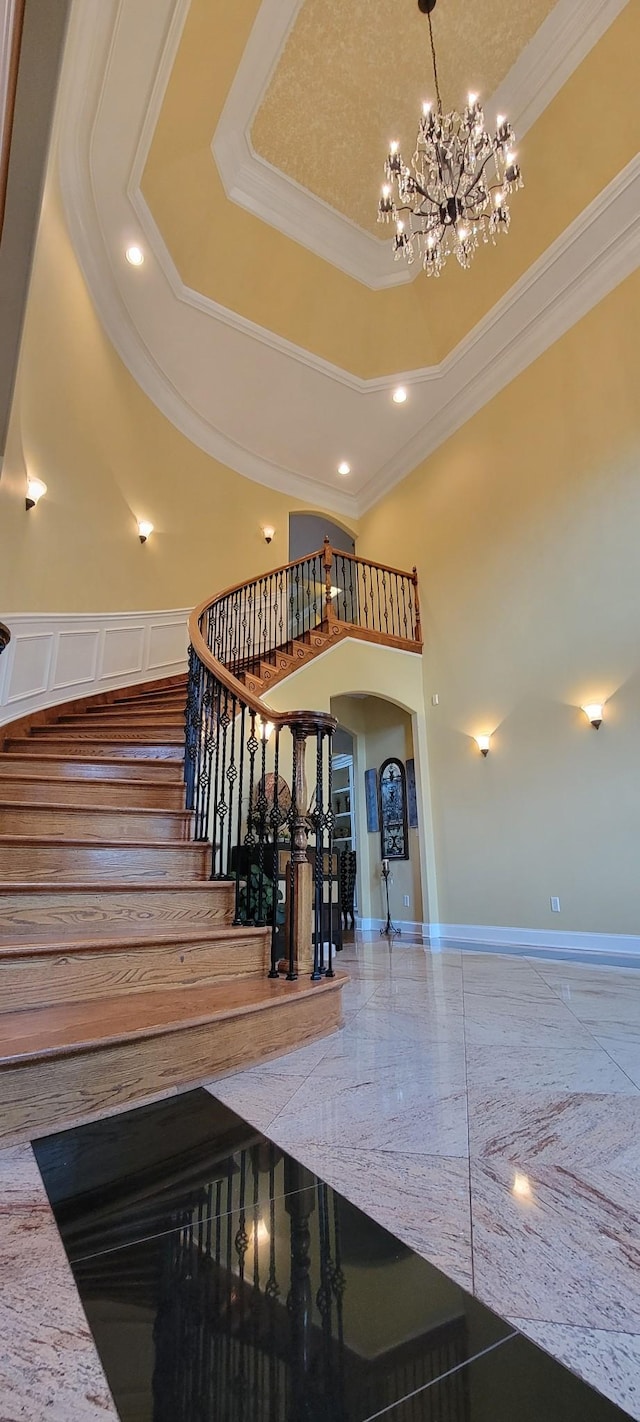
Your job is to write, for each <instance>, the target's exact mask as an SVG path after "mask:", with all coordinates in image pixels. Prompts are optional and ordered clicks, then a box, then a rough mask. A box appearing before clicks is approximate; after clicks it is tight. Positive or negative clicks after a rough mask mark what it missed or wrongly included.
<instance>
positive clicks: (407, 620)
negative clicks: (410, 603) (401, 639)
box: [400, 577, 409, 637]
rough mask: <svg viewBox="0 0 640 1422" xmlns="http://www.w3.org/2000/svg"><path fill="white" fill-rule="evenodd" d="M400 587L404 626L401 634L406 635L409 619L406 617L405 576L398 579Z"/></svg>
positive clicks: (407, 634)
mask: <svg viewBox="0 0 640 1422" xmlns="http://www.w3.org/2000/svg"><path fill="white" fill-rule="evenodd" d="M400 587H401V590H402V627H403V628H404V632H403V633H401V635H403V636H405V637H408V636H409V619H408V617H407V580H406V578H405V577H402V578H401V579H400Z"/></svg>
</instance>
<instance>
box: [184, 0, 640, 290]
mask: <svg viewBox="0 0 640 1422" xmlns="http://www.w3.org/2000/svg"><path fill="white" fill-rule="evenodd" d="M303 3H304V0H262V4H261V6H260V9H259V11H258V14H257V16H256V19H255V23H254V25H253V28H252V30H251V34H250V36H249V39H248V41H247V44H246V47H245V50H244V53H243V56H242V59H241V61H240V64H239V67H238V70H237V72H236V75H235V78H234V81H233V83H232V85H231V88H230V90H229V94H228V96H227V100H226V103H225V106H224V109H223V110H222V113H221V115H220V119H219V121H218V125H217V128H216V131H215V133H214V136H213V140H212V144H211V148H212V152H213V156H214V158H215V161H216V163H217V166H218V170H219V173H220V177H221V179H222V183H223V186H224V189H225V192H226V195H227V197H228V198H229V199H230V200H231V201H232V202H235V203H237V204H238V206H240V207H244V208H246V210H247V211H248V212H251V213H253V215H254V216H255V217H259V218H261V219H262V221H263V222H267V223H268V224H269V226H271V227H275V228H277V229H278V231H280V232H282V233H283V234H284V235H285V236H286V237H291V238H292V239H293V240H294V241H296V242H299V243H300V244H301V245H302V246H303V247H307V248H308V250H309V251H311V252H315V254H316V256H319V257H322V258H324V260H325V261H328V262H331V263H332V265H333V266H335V267H338V268H339V270H340V271H343V272H346V274H347V275H348V276H351V277H354V278H355V280H356V281H359V282H361V283H362V284H363V285H364V286H368V287H370V288H371V289H372V290H374V291H379V290H381V289H383V288H386V287H393V286H401V285H404V284H405V283H407V282H411V281H415V279H416V277H417V276H418V275H419V273H420V271H421V268H420V265H419V264H417V265H416V266H415V267H413V268H409V267H407V265H406V264H405V262H400V261H399V262H395V261H394V260H393V256H392V252H391V241H390V240H387V241H381V240H380V239H378V238H376V237H374V236H372V234H371V233H369V232H366V231H365V230H364V228H361V227H358V226H357V224H356V223H354V222H352V221H351V220H350V219H349V218H348V217H346V216H345V215H344V214H342V213H340V212H338V211H337V210H336V209H335V208H333V207H331V206H330V204H329V203H327V202H325V201H324V200H323V199H322V198H319V197H317V196H316V195H315V194H314V193H312V192H310V191H309V189H308V188H305V187H303V186H302V185H301V184H300V183H298V182H296V181H295V179H293V178H290V177H288V176H287V175H286V174H285V173H283V172H281V171H280V170H279V169H278V168H276V167H274V166H273V165H272V164H271V163H268V162H266V160H265V159H264V158H261V157H260V156H259V155H258V154H257V153H256V152H255V149H254V148H253V146H252V143H251V127H252V124H253V120H254V118H255V115H256V113H257V112H258V110H259V108H260V106H261V104H262V101H263V99H264V97H265V95H266V92H267V90H268V88H269V84H270V82H271V78H272V75H273V72H274V70H275V69H276V67H277V64H278V61H279V59H280V56H281V54H282V51H283V49H284V46H285V44H286V41H287V38H288V36H289V34H290V32H291V29H292V28H293V25H294V24H295V21H296V18H297V16H298V14H299V11H300V10H301V8H302V4H303ZM627 3H628V0H558V3H557V4H556V5H555V6H554V8H553V10H552V11H551V12H550V14H549V15H548V16H547V18H546V19H545V20H544V21H543V23H542V25H541V26H540V28H539V29H538V30H537V31H536V34H535V35H534V36H533V38H532V39H531V40H530V41H529V43H528V44H527V45H526V46H525V48H524V50H523V51H522V54H521V55H520V56H519V58H518V59H517V61H516V63H515V64H514V65H513V67H512V69H511V70H510V71H509V73H508V74H507V75H506V77H505V79H504V80H503V82H502V84H501V85H500V86H499V88H498V89H497V90H496V91H495V93H494V94H493V95H492V96H491V98H490V99H489V100H487V102H486V103H485V110H486V111H488V112H489V113H491V114H496V115H497V114H499V113H502V112H504V113H507V114H508V115H509V118H510V120H511V122H512V124H513V126H514V129H515V132H516V134H517V137H518V139H519V140H520V139H521V138H522V137H524V134H525V133H526V132H527V130H528V129H529V128H530V127H531V125H532V124H533V123H534V122H535V120H536V119H537V118H539V116H540V114H541V113H542V112H543V110H544V109H545V108H546V107H547V105H548V104H549V103H550V102H551V100H552V99H553V98H555V95H556V94H557V93H558V92H559V90H560V89H561V88H562V86H563V84H564V83H565V82H566V80H567V79H568V78H569V76H570V75H571V74H572V73H573V71H574V69H576V68H577V67H578V65H579V64H580V63H581V62H582V60H583V59H584V58H585V57H586V55H587V54H588V53H589V51H590V49H592V47H593V45H594V44H596V43H597V41H598V40H599V39H600V38H601V36H602V35H603V34H604V33H605V30H607V29H608V27H609V25H611V24H612V23H613V21H614V20H615V19H616V17H617V15H619V14H620V12H621V10H623V9H624V7H625V5H626V4H627Z"/></svg>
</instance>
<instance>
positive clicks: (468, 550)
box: [358, 272, 640, 933]
mask: <svg viewBox="0 0 640 1422" xmlns="http://www.w3.org/2000/svg"><path fill="white" fill-rule="evenodd" d="M639 330H640V272H638V273H636V274H634V275H633V276H632V277H630V278H629V279H628V280H627V281H626V282H624V283H623V284H622V285H620V286H619V287H618V288H617V289H616V290H615V291H613V292H612V293H611V295H610V296H608V297H607V298H606V299H605V300H604V301H603V302H601V303H600V305H599V306H597V307H596V308H595V309H594V310H593V311H592V312H591V313H590V314H589V315H588V316H586V317H585V318H584V319H583V320H582V321H581V322H580V323H579V324H578V325H576V326H575V327H574V328H573V330H571V331H570V332H568V334H567V335H565V336H564V337H563V338H562V339H561V340H560V341H558V342H557V343H556V344H555V345H554V346H553V347H552V348H551V349H550V350H548V351H547V352H546V353H545V354H544V355H542V356H541V357H540V358H539V359H538V360H537V361H536V362H535V364H534V365H532V366H531V367H530V368H529V369H528V370H527V371H525V372H524V373H523V374H522V375H520V376H519V377H518V378H517V379H516V380H515V381H514V382H513V383H512V384H511V385H510V386H508V388H507V389H506V390H504V391H503V392H502V393H501V394H500V395H498V396H497V397H496V398H495V399H494V400H492V401H491V403H490V404H488V405H487V406H486V407H485V408H484V409H483V410H482V411H481V412H480V413H479V414H478V415H476V416H475V417H474V418H473V419H472V420H470V421H469V422H468V423H467V424H466V425H465V426H464V427H463V428H462V429H461V430H459V431H458V432H457V433H456V434H455V435H454V436H453V437H452V438H451V439H450V440H448V441H447V443H446V444H444V445H443V446H442V447H441V448H440V449H439V450H437V451H436V452H435V453H434V454H433V455H432V456H431V458H430V459H428V460H427V461H426V462H425V463H424V464H423V465H421V466H420V467H419V468H418V469H417V470H415V471H414V473H413V474H411V475H410V476H409V477H408V478H407V479H405V480H404V481H403V482H402V483H401V484H400V485H399V486H398V487H397V488H396V489H395V490H394V491H392V492H391V493H390V494H389V496H388V497H387V498H385V499H384V500H382V501H381V502H380V503H379V504H378V505H377V506H376V508H375V509H373V510H372V511H371V512H370V513H369V514H368V515H367V516H366V518H365V519H364V520H363V523H362V526H361V531H360V537H359V545H358V549H359V552H360V553H361V554H362V555H363V556H371V557H374V558H375V557H378V558H381V559H382V558H384V560H385V561H388V562H390V563H394V564H398V565H400V566H403V567H411V566H412V564H413V563H416V564H417V567H418V572H419V578H420V590H421V603H422V614H423V630H424V637H425V654H424V658H423V667H424V687H425V704H426V707H427V728H428V742H429V764H430V774H431V787H432V800H433V812H434V819H435V824H436V851H437V865H438V890H439V895H440V906H439V917H440V921H441V922H446V923H454V924H455V923H464V924H479V925H482V924H485V925H486V924H488V925H502V926H520V927H532V928H547V929H558V930H570V929H574V930H582V931H591V932H603V933H607V932H618V933H625V932H627V933H638V932H640V872H639V870H638V864H639V862H640V737H639V734H638V732H639V721H640V630H639V629H640V613H639V610H640V556H639V552H638V548H639V535H640V401H639V399H638V387H639V381H638V331H639ZM434 694H437V695H438V696H439V705H438V706H436V707H434V706H432V704H431V698H432V695H434ZM585 700H594V701H595V700H598V701H599V700H605V701H606V702H607V705H606V708H605V721H604V725H603V727H602V728H601V730H600V731H598V732H595V731H594V730H592V729H591V728H590V726H589V725H588V723H587V721H586V719H585V717H584V715H583V714H582V712H581V711H580V710H579V709H578V708H579V707H580V705H581V704H582V703H583V702H584V701H585ZM483 731H490V732H494V733H495V734H494V737H493V742H492V749H491V753H490V754H489V756H488V757H487V759H486V760H483V758H482V757H481V756H480V754H479V753H478V751H477V748H476V747H475V745H474V742H473V741H472V740H471V739H470V737H471V736H472V735H473V734H474V733H477V732H483ZM552 894H553V895H558V896H559V897H560V899H561V913H560V914H559V915H558V914H552V913H551V911H550V904H549V899H550V896H551V895H552Z"/></svg>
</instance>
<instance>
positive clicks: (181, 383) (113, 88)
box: [54, 0, 640, 518]
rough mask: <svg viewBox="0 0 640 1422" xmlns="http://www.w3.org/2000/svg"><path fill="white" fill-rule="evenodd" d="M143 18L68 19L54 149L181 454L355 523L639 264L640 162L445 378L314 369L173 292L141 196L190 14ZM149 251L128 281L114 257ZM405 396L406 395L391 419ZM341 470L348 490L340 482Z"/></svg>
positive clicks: (127, 349) (74, 212) (129, 4)
mask: <svg viewBox="0 0 640 1422" xmlns="http://www.w3.org/2000/svg"><path fill="white" fill-rule="evenodd" d="M265 3H269V0H265ZM287 3H288V0H287ZM563 3H564V0H561V4H563ZM283 7H284V0H283V3H282V4H281V7H280V8H283ZM144 8H145V14H144V15H142V14H141V9H142V7H140V6H139V5H137V3H136V0H77V3H76V5H75V8H74V11H73V14H72V21H71V26H70V32H69V39H68V45H67V52H66V55H65V61H64V70H63V76H62V83H61V91H60V102H59V107H58V113H57V119H56V129H55V135H54V139H55V152H56V161H57V167H58V173H59V177H60V182H61V187H62V193H63V199H64V203H65V210H66V216H67V221H68V224H69V229H70V233H71V237H72V241H73V243H74V247H75V250H76V253H77V256H78V259H79V261H80V264H81V267H82V269H83V272H84V275H85V278H86V280H87V283H88V286H89V289H90V291H91V293H92V297H93V300H94V302H95V305H96V308H97V310H98V312H99V315H100V317H101V320H102V323H103V325H104V328H105V330H106V332H107V334H108V336H109V338H110V340H111V341H112V342H113V344H114V346H115V348H116V349H117V351H118V353H119V354H120V356H121V358H122V360H123V361H124V363H125V365H126V366H127V367H128V369H129V370H130V372H131V374H132V375H133V376H134V378H135V379H136V380H137V381H138V383H139V384H140V386H141V387H142V388H143V389H144V390H145V392H146V393H147V395H148V396H149V398H151V399H152V400H153V401H154V403H155V404H156V405H157V406H158V408H159V409H160V410H161V411H162V412H163V413H164V414H165V415H166V416H167V418H169V419H170V420H171V421H172V423H173V424H174V425H175V426H176V427H177V428H178V429H180V430H181V431H182V432H183V433H184V434H185V435H186V436H187V437H188V438H189V439H191V440H193V441H194V442H195V443H196V444H198V445H199V446H200V447H201V448H202V449H204V450H205V451H206V452H207V453H208V454H210V455H211V456H212V457H213V458H214V459H217V460H219V461H221V462H222V463H224V464H226V465H228V466H229V467H231V468H233V469H235V470H237V471H238V472H239V473H240V474H243V475H245V476H246V477H247V478H250V479H254V480H256V481H258V482H259V483H262V484H265V485H268V486H271V487H273V488H276V489H278V490H281V491H283V492H286V493H288V494H293V495H294V496H295V497H297V498H299V499H301V500H304V501H305V502H307V503H309V504H312V505H316V506H319V507H324V508H326V509H332V510H334V511H335V512H336V513H342V514H343V515H345V516H347V517H351V518H355V517H358V516H359V515H360V514H361V513H362V512H364V511H365V510H366V509H367V508H368V507H370V506H371V504H373V503H374V502H375V501H376V500H377V499H379V498H380V497H381V496H382V495H383V494H384V493H385V492H386V491H387V490H388V489H389V488H391V487H392V486H393V485H394V484H395V483H397V482H398V481H399V480H400V479H402V478H403V477H404V476H405V475H406V474H408V473H410V472H411V470H412V469H413V468H415V466H416V465H417V464H418V463H419V462H420V461H421V460H422V459H424V458H425V457H426V456H427V455H428V454H429V453H431V452H432V451H433V450H434V449H435V448H437V446H438V445H439V444H440V443H442V442H443V440H445V439H446V438H448V436H449V435H450V434H452V433H453V432H454V430H456V429H457V428H459V427H460V425H462V424H463V423H464V422H465V420H467V419H468V418H469V417H470V416H471V415H472V414H474V413H475V412H476V411H477V410H478V409H480V408H481V407H482V405H483V404H485V403H486V401H487V400H489V399H491V398H492V396H493V395H495V394H497V393H498V391H499V390H501V389H502V388H503V387H504V386H505V385H506V384H508V383H509V381H510V380H511V379H513V377H514V376H515V375H516V374H517V373H518V372H519V371H521V370H523V369H524V368H525V367H526V365H528V364H529V362H530V361H531V360H533V359H535V358H536V357H537V356H538V355H539V354H540V353H541V352H542V351H543V350H545V349H546V348H547V347H548V346H549V345H551V344H552V343H553V341H555V340H556V339H557V338H558V337H559V336H560V335H561V334H562V333H563V332H564V331H566V330H567V329H569V327H570V326H571V325H573V324H574V322H575V321H577V320H579V319H580V317H581V316H582V315H584V314H585V313H586V312H587V311H588V310H590V309H591V307H592V306H594V305H595V304H596V303H597V302H598V301H599V300H601V299H602V297H603V296H604V295H606V293H607V292H608V291H610V290H611V289H612V288H613V287H614V286H615V285H616V284H617V283H618V282H619V281H621V280H623V279H624V277H625V276H627V275H628V274H629V273H630V272H631V271H633V270H634V268H635V267H636V266H637V265H638V264H639V263H640V159H637V160H634V162H632V163H630V164H629V165H628V166H627V167H626V168H625V169H624V170H623V172H622V173H620V174H619V175H618V176H617V177H616V178H615V179H614V180H613V182H611V183H610V184H609V185H608V187H607V188H606V189H605V190H604V191H603V192H602V193H601V194H600V195H599V196H598V197H597V198H596V199H595V200H594V201H593V202H592V203H590V205H589V206H588V208H586V209H585V210H584V212H582V213H581V214H580V215H579V217H578V218H576V220H575V221H574V222H573V223H571V224H570V226H569V227H568V228H567V229H566V231H565V232H564V233H562V235H561V237H560V238H558V239H557V241H555V242H554V243H553V244H552V245H551V246H550V247H549V248H548V249H547V251H546V252H545V253H544V254H543V256H542V257H541V258H540V259H539V260H538V261H537V262H535V263H534V265H533V266H532V267H531V268H530V269H529V270H528V271H527V272H526V273H525V275H524V276H523V277H522V278H521V279H520V280H519V281H518V282H516V284H515V285H514V286H513V287H512V288H511V290H510V291H509V292H507V294H506V296H505V297H504V298H503V299H502V300H501V301H499V302H498V303H497V305H496V306H495V307H494V308H493V309H492V310H491V311H490V312H489V314H488V316H487V317H486V318H484V320H482V321H481V322H480V323H479V324H478V325H477V326H476V327H475V328H474V329H473V330H472V331H471V332H470V333H469V334H468V336H466V337H465V339H464V340H463V341H461V342H460V343H459V345H458V346H457V347H456V348H455V350H453V351H452V352H451V354H450V355H449V356H447V358H446V359H445V360H444V361H442V362H441V363H440V364H438V365H434V366H430V367H426V368H423V369H421V370H410V371H398V372H396V373H394V374H393V375H392V376H389V377H386V376H385V377H384V378H380V379H376V380H363V379H359V378H358V377H357V376H355V375H353V374H350V373H349V372H347V371H344V370H342V369H340V368H339V367H337V366H335V365H332V364H330V363H329V362H327V361H324V360H322V359H320V358H319V357H318V356H316V355H314V354H313V353H312V352H310V351H308V350H304V349H303V348H301V347H299V346H295V345H293V344H292V343H291V342H288V341H286V340H284V339H283V338H282V337H281V336H278V335H276V334H274V333H273V332H271V331H269V330H266V329H265V328H264V327H260V326H257V325H255V324H254V323H253V322H251V321H248V320H247V319H246V318H244V317H242V316H239V315H238V314H237V313H235V312H233V311H232V310H230V309H229V308H227V307H224V306H221V305H219V304H217V303H216V302H214V301H212V300H210V299H209V298H206V297H204V296H202V295H201V294H200V293H198V292H196V291H194V290H192V289H191V288H189V287H187V286H185V285H184V283H183V282H182V280H181V278H180V275H179V273H178V271H177V269H176V267H175V265H174V263H173V261H172V259H171V256H170V254H169V251H168V249H167V247H166V244H165V242H164V240H163V237H162V234H161V232H160V231H159V229H158V227H157V225H156V224H155V222H154V220H153V217H152V214H151V212H150V210H149V208H148V207H147V204H146V203H145V201H144V198H143V196H142V193H141V191H140V181H141V175H142V171H143V168H144V161H145V155H146V152H147V151H148V146H149V143H150V141H151V137H152V134H153V130H154V127H155V123H156V121H157V115H158V113H159V110H160V105H161V102H162V95H163V93H164V90H165V87H166V84H167V81H168V77H169V74H170V72H171V67H172V64H173V62H174V59H175V55H176V53H177V49H178V45H179V42H180V35H181V32H182V26H183V23H184V20H185V18H186V14H187V10H188V0H154V5H153V7H152V8H151V9H149V7H144ZM583 8H584V6H583ZM587 8H589V9H596V8H599V9H602V8H604V7H602V6H600V7H596V6H593V7H592V6H591V3H590V0H589V4H588V6H587ZM618 8H619V7H618ZM141 238H142V239H143V241H144V244H145V246H146V248H147V259H146V261H145V263H144V266H143V267H142V268H139V269H137V270H136V269H133V268H131V267H129V266H128V264H127V263H126V262H125V261H124V260H123V259H122V254H123V252H124V248H125V246H126V245H127V244H128V243H129V242H130V241H137V240H140V239H141ZM371 240H372V241H375V239H371ZM399 382H401V383H402V384H403V385H405V386H406V387H407V389H408V392H409V399H408V401H407V403H406V404H405V405H404V406H403V407H402V409H401V410H400V411H399V410H398V407H397V406H395V405H394V404H393V402H392V399H391V394H392V391H393V389H394V388H395V386H396V385H397V384H398V383H399ZM345 456H347V457H348V458H349V462H350V464H351V470H352V472H351V475H350V476H349V479H348V480H345V479H341V478H340V477H339V476H338V475H337V473H336V470H337V464H338V462H339V460H340V459H341V458H344V457H345Z"/></svg>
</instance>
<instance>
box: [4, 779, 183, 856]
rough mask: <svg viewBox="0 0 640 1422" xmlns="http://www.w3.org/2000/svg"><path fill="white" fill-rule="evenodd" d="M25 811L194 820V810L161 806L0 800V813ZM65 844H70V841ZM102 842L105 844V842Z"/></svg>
mask: <svg viewBox="0 0 640 1422" xmlns="http://www.w3.org/2000/svg"><path fill="white" fill-rule="evenodd" d="M49 783H50V784H52V785H59V784H60V782H59V780H52V781H50V782H49ZM78 783H79V782H78V781H77V780H76V781H74V789H77V788H78ZM93 783H95V782H92V784H93ZM115 783H116V784H119V785H120V784H122V781H116V782H115ZM135 783H136V782H135V781H132V780H128V781H125V784H127V785H133V784H135ZM98 784H100V785H104V781H103V780H100V781H98ZM25 809H27V810H38V811H41V812H42V813H43V814H46V812H47V810H63V811H64V813H65V814H67V815H73V814H75V813H76V811H79V812H80V813H81V814H83V815H84V814H87V812H88V811H90V812H91V813H92V814H93V813H94V811H95V813H96V815H100V814H106V815H150V816H151V815H168V816H170V817H171V818H172V819H174V820H185V821H186V820H191V819H193V810H171V809H169V810H165V809H164V807H163V806H160V807H158V808H157V809H156V808H155V807H154V806H153V805H152V806H148V805H140V807H138V806H137V805H100V804H97V803H96V804H94V802H93V801H92V802H91V804H90V805H80V804H78V805H67V804H65V803H64V802H62V801H57V800H43V801H42V802H41V803H40V804H38V805H25V804H24V803H23V801H22V800H0V811H1V810H25ZM65 842H66V843H68V842H69V841H65ZM102 842H103V843H104V841H102ZM118 842H119V841H118ZM189 843H190V844H194V843H196V841H194V840H190V841H189ZM201 843H202V841H201Z"/></svg>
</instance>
